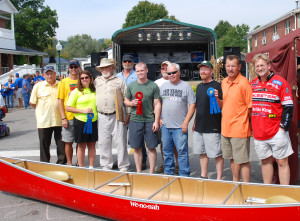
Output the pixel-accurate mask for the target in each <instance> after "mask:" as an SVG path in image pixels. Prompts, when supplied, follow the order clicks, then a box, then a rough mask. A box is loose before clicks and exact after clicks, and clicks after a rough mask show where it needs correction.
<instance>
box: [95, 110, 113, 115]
mask: <svg viewBox="0 0 300 221" xmlns="http://www.w3.org/2000/svg"><path fill="white" fill-rule="evenodd" d="M99 113H100V114H103V115H112V114H115V113H116V112H115V111H114V112H112V113H102V112H99Z"/></svg>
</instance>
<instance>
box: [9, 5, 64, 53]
mask: <svg viewBox="0 0 300 221" xmlns="http://www.w3.org/2000/svg"><path fill="white" fill-rule="evenodd" d="M12 3H13V4H14V6H15V7H16V8H17V9H18V10H19V13H17V14H16V15H15V38H16V44H17V45H19V46H23V47H27V48H31V49H35V50H39V51H43V50H44V49H46V48H47V47H48V45H49V44H51V41H52V40H51V38H52V37H54V36H55V33H56V32H55V29H56V28H58V23H57V20H58V17H57V14H56V10H51V9H50V7H49V6H44V0H12Z"/></svg>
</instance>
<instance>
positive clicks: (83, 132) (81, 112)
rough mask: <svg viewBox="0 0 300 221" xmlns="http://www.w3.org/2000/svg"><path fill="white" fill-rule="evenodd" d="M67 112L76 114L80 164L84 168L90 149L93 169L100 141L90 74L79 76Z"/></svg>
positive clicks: (75, 122) (90, 162)
mask: <svg viewBox="0 0 300 221" xmlns="http://www.w3.org/2000/svg"><path fill="white" fill-rule="evenodd" d="M66 110H67V111H68V112H72V113H74V114H75V116H74V132H75V142H76V143H78V151H77V160H78V164H79V166H80V167H84V157H85V149H86V147H88V159H89V168H93V167H94V162H95V157H96V149H95V144H96V141H97V140H98V129H97V119H98V116H97V109H96V93H95V87H94V83H93V78H92V75H91V73H90V72H88V71H83V72H81V73H80V74H79V78H78V83H77V88H76V89H74V90H73V91H72V93H71V95H70V97H69V99H68V102H67V105H66ZM89 122H90V123H89Z"/></svg>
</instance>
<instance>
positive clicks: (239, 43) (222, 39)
mask: <svg viewBox="0 0 300 221" xmlns="http://www.w3.org/2000/svg"><path fill="white" fill-rule="evenodd" d="M249 29H250V28H249V26H248V25H246V24H242V25H236V26H231V25H230V24H229V23H228V22H227V21H226V22H224V21H220V22H219V23H218V25H217V26H216V27H215V32H216V33H217V37H218V38H217V51H218V57H220V56H222V55H223V47H240V48H241V52H247V34H248V32H249ZM218 33H219V35H218Z"/></svg>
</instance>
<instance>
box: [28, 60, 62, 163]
mask: <svg viewBox="0 0 300 221" xmlns="http://www.w3.org/2000/svg"><path fill="white" fill-rule="evenodd" d="M55 75H56V73H55V71H54V68H53V66H47V67H46V70H45V81H43V82H40V83H37V84H36V85H35V86H34V87H33V90H32V93H31V97H30V105H31V106H32V107H33V108H34V109H35V115H36V121H37V128H38V134H39V139H40V161H43V162H50V145H51V138H52V134H53V132H54V139H55V142H56V146H57V161H56V163H59V164H65V163H66V156H65V146H64V142H63V141H62V139H61V130H62V123H61V116H60V113H59V109H58V101H57V93H58V83H57V82H56V80H55Z"/></svg>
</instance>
